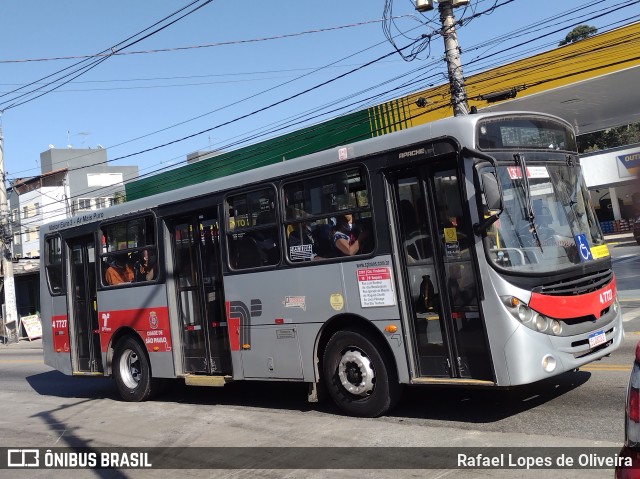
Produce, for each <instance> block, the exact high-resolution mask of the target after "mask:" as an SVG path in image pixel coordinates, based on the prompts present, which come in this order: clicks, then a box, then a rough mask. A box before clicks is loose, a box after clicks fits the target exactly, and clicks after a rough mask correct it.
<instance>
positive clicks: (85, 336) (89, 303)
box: [67, 235, 103, 373]
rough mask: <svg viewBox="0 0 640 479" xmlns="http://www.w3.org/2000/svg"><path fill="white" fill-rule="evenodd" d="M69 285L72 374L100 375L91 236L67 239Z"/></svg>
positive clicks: (100, 365) (94, 252)
mask: <svg viewBox="0 0 640 479" xmlns="http://www.w3.org/2000/svg"><path fill="white" fill-rule="evenodd" d="M67 245H68V247H69V251H70V263H71V265H70V266H71V267H70V271H71V278H70V285H71V289H70V291H69V295H68V301H70V302H71V305H70V307H69V308H68V310H69V312H70V313H71V317H70V327H71V331H72V334H73V343H72V344H73V347H72V349H71V350H72V365H73V372H74V373H102V371H103V369H102V355H101V350H100V330H99V325H98V309H97V295H96V272H95V271H96V251H95V244H94V239H93V235H87V236H82V237H80V238H73V239H71V240H68V242H67Z"/></svg>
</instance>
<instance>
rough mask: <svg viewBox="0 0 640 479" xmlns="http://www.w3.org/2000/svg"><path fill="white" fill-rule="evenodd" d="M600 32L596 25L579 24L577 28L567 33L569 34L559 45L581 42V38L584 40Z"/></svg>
mask: <svg viewBox="0 0 640 479" xmlns="http://www.w3.org/2000/svg"><path fill="white" fill-rule="evenodd" d="M596 33H598V29H597V28H596V27H590V26H589V25H578V26H577V27H576V28H574V29H573V30H571V31H570V32H569V33H567V36H566V37H564V40H562V41H561V42H560V43H558V46H559V47H561V46H562V45H568V44H569V43H575V42H579V41H580V40H584V39H585V38H589V37H591V36H593V35H595V34H596Z"/></svg>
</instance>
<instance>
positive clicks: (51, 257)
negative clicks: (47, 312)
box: [45, 236, 64, 294]
mask: <svg viewBox="0 0 640 479" xmlns="http://www.w3.org/2000/svg"><path fill="white" fill-rule="evenodd" d="M45 254H46V256H45V269H46V273H47V283H48V284H49V289H50V291H51V294H61V293H63V292H64V275H63V270H62V268H63V265H62V240H61V239H60V237H59V236H54V237H51V238H47V241H46V253H45Z"/></svg>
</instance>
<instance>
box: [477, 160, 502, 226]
mask: <svg viewBox="0 0 640 479" xmlns="http://www.w3.org/2000/svg"><path fill="white" fill-rule="evenodd" d="M481 178H482V191H483V193H484V197H485V200H486V202H487V209H488V210H489V211H496V210H497V211H498V213H497V214H492V215H491V216H489V217H487V218H485V219H484V220H482V221H481V222H480V223H476V224H474V225H473V231H474V232H475V234H476V235H478V236H481V235H482V234H483V233H484V232H485V231H486V230H487V229H488V228H489V226H491V225H492V224H493V223H495V222H496V221H498V218H499V216H500V213H502V210H503V209H504V204H503V201H502V189H501V188H500V183H498V177H497V176H496V174H495V173H493V172H489V171H487V172H484V173H482V177H481Z"/></svg>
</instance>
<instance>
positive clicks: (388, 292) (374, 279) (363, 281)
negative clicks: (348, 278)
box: [357, 267, 396, 308]
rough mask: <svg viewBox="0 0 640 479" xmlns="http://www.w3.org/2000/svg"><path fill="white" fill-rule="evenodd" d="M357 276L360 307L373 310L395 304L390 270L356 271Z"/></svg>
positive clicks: (364, 269) (382, 268)
mask: <svg viewBox="0 0 640 479" xmlns="http://www.w3.org/2000/svg"><path fill="white" fill-rule="evenodd" d="M357 275H358V289H359V290H360V306H361V307H363V308H375V307H380V306H394V305H395V304H396V295H395V294H394V292H393V278H392V276H391V268H389V267H381V268H362V269H358V270H357Z"/></svg>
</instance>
